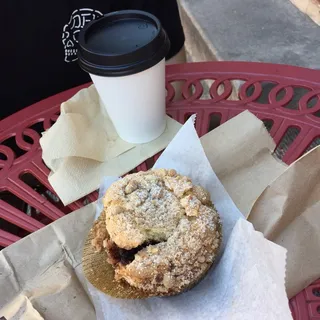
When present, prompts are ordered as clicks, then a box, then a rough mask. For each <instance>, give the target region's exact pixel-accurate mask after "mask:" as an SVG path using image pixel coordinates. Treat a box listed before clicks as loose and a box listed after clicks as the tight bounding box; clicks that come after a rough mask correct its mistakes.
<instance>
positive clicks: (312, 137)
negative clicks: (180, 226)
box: [0, 62, 320, 320]
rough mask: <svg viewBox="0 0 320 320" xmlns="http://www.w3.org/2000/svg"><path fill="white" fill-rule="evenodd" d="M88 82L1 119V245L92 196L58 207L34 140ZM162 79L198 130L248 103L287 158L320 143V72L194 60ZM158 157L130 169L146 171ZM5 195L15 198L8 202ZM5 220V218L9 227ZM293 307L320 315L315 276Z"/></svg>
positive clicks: (176, 108) (299, 315) (171, 105)
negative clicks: (193, 116) (176, 84)
mask: <svg viewBox="0 0 320 320" xmlns="http://www.w3.org/2000/svg"><path fill="white" fill-rule="evenodd" d="M176 81H179V82H182V83H183V87H182V92H181V97H180V98H181V99H179V100H176V99H175V95H177V94H178V93H176V92H175V89H174V86H173V83H174V82H176ZM209 83H210V84H209ZM88 85H89V84H86V85H83V86H79V87H77V88H73V89H71V90H67V91H65V92H62V93H60V94H58V95H56V96H53V97H50V98H48V99H45V100H43V101H41V102H39V103H36V104H34V105H32V106H30V107H28V108H25V109H24V110H21V111H20V112H18V113H16V114H14V115H12V116H10V117H8V118H6V119H4V120H2V121H1V122H0V219H1V220H0V221H1V222H3V223H1V229H0V246H2V247H5V246H8V245H10V244H12V243H14V242H15V241H17V240H19V239H20V238H21V237H23V236H25V235H26V234H28V233H30V232H33V231H36V230H38V229H40V228H42V227H43V226H45V225H46V224H48V223H50V222H51V221H54V220H56V219H58V218H60V217H62V216H64V215H65V214H67V213H69V212H71V211H73V210H76V209H78V208H80V207H82V206H83V205H84V204H86V203H88V202H92V201H94V200H96V199H97V192H94V193H92V194H90V195H88V196H87V197H86V198H85V199H81V200H79V201H77V202H75V203H73V204H71V205H69V206H67V207H63V205H62V204H61V202H60V201H59V199H58V197H57V196H56V195H55V194H54V190H53V189H52V187H51V186H50V184H49V182H48V179H47V177H48V175H49V170H48V168H47V167H46V166H45V165H44V163H43V161H42V159H41V149H40V145H39V137H40V133H41V131H44V130H47V129H48V128H50V126H51V125H52V124H53V123H54V122H55V121H56V119H57V117H58V115H59V109H60V104H61V103H62V102H63V101H65V100H67V99H69V98H70V97H72V96H73V95H74V94H75V93H76V92H77V91H78V90H79V89H81V88H83V87H86V86H88ZM166 86H167V113H168V115H170V116H171V117H172V118H174V119H176V120H178V121H179V122H181V123H184V122H185V121H186V120H187V119H188V117H189V116H190V115H191V114H193V113H197V121H196V129H197V131H198V134H199V135H200V136H202V135H203V134H205V133H207V132H208V131H209V130H211V129H212V128H213V127H214V126H216V125H217V124H221V123H224V122H225V121H227V120H228V119H230V118H232V117H234V116H236V115H237V114H239V113H241V112H242V111H244V110H250V111H251V112H252V113H254V114H255V115H256V116H257V117H258V118H260V119H261V120H263V121H264V122H265V124H266V126H267V127H268V129H269V131H270V134H271V136H272V137H273V138H274V140H275V142H276V143H277V146H278V147H277V150H276V153H277V154H278V155H279V156H280V157H281V158H282V160H283V161H285V162H286V163H288V164H290V163H291V162H293V161H294V160H296V159H297V158H298V157H299V156H301V155H302V154H303V153H304V152H305V151H308V150H310V149H311V148H312V147H315V146H316V145H318V144H320V71H316V70H310V69H305V68H299V67H292V66H285V65H276V64H264V63H250V62H245V63H244V62H206V63H193V64H185V65H173V66H168V67H167V79H166ZM217 119H218V120H217ZM212 120H214V121H212ZM217 121H218V123H217ZM213 122H215V124H213V125H212V123H213ZM292 129H293V130H295V133H294V134H290V132H291V131H292ZM158 156H159V154H158V155H156V156H155V157H153V159H149V160H147V161H146V162H144V163H142V164H141V165H139V166H138V167H137V168H136V169H135V170H133V171H138V170H147V169H148V168H149V167H151V166H152V165H153V163H154V161H155V159H156V158H157V157H158ZM8 198H15V199H18V200H17V201H16V202H15V203H12V202H10V201H7V199H8ZM19 201H21V203H20V202H19ZM18 202H19V205H16V204H17V203H18ZM2 225H9V228H7V229H9V230H11V231H8V230H5V229H3V228H2ZM14 227H16V228H17V229H14ZM12 230H14V231H12ZM290 308H291V310H292V314H293V317H294V319H296V320H298V319H299V320H306V319H310V320H311V319H312V320H316V319H320V281H318V282H315V283H314V284H312V285H311V286H309V287H308V288H307V289H305V290H303V291H302V292H301V293H300V294H298V295H297V296H296V297H295V298H293V299H291V300H290Z"/></svg>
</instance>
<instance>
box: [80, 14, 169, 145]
mask: <svg viewBox="0 0 320 320" xmlns="http://www.w3.org/2000/svg"><path fill="white" fill-rule="evenodd" d="M78 40H79V49H78V57H79V64H80V66H81V68H82V69H83V70H85V71H87V72H88V73H89V74H90V76H91V79H92V81H93V83H94V84H95V86H96V89H97V91H98V93H99V96H100V98H101V100H102V102H103V104H104V106H105V108H106V110H107V112H108V114H109V116H110V118H111V120H112V122H113V124H114V126H115V128H116V130H117V132H118V134H119V136H120V137H121V138H122V139H123V140H125V141H128V142H131V143H146V142H149V141H152V140H154V139H156V138H158V137H159V136H160V135H161V134H162V133H163V132H164V130H165V127H166V113H165V95H166V93H165V56H166V54H167V53H168V51H169V47H170V42H169V39H168V37H167V34H166V33H165V31H164V29H163V28H162V26H161V24H160V22H159V20H158V19H157V18H156V17H154V16H153V15H151V14H149V13H146V12H143V11H136V10H126V11H117V12H114V13H111V14H107V15H105V16H103V17H102V18H100V19H98V20H94V21H93V22H91V23H89V24H88V25H86V26H85V27H84V28H83V29H82V30H81V32H80V34H79V38H78Z"/></svg>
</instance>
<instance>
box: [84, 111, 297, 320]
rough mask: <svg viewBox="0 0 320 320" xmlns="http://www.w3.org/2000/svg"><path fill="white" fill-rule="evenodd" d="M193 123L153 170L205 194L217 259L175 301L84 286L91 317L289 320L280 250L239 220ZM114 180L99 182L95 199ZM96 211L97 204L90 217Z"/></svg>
mask: <svg viewBox="0 0 320 320" xmlns="http://www.w3.org/2000/svg"><path fill="white" fill-rule="evenodd" d="M194 120H195V117H194V116H193V117H191V118H190V119H189V120H188V121H187V123H186V124H185V125H184V126H183V127H182V128H181V129H180V131H179V132H178V134H177V135H176V136H175V138H174V139H173V140H172V142H171V143H170V144H169V146H168V147H167V149H166V150H165V151H164V152H163V154H162V155H161V157H160V158H159V159H158V161H157V162H156V164H155V166H154V167H155V168H170V169H175V170H177V171H178V172H179V173H180V174H183V175H187V176H189V177H190V178H191V179H192V180H193V182H194V183H195V184H200V185H202V186H203V187H205V188H206V189H207V190H208V191H209V192H210V194H211V199H212V201H213V202H214V204H215V206H216V208H217V210H218V212H219V213H220V215H221V218H222V222H223V246H222V251H221V257H220V260H219V262H218V264H217V265H216V267H215V268H213V269H212V270H211V271H210V272H209V274H208V275H207V276H206V277H205V278H204V280H202V281H201V282H200V283H199V284H198V285H197V286H196V287H195V288H193V289H192V290H190V291H188V292H186V293H183V294H181V295H178V296H176V297H168V298H150V299H145V300H121V299H115V298H112V297H109V296H107V295H105V294H104V293H102V292H100V291H98V290H96V289H95V288H94V287H93V286H91V285H90V284H88V287H89V291H90V294H91V296H92V300H93V303H94V305H95V309H96V313H97V319H99V320H100V319H101V320H102V319H121V320H122V319H123V320H125V319H130V320H131V319H133V320H134V319H137V320H138V319H139V320H141V319H153V320H157V319H159V320H160V319H168V320H171V319H172V320H182V319H183V320H188V319H190V320H191V319H192V320H198V319H199V320H200V319H215V320H217V319H219V320H220V319H221V320H233V319H235V320H238V319H239V320H240V319H241V320H250V319H253V320H264V319H266V320H273V319H275V320H278V319H281V320H287V319H292V317H291V313H290V309H289V305H288V299H287V296H286V292H285V283H284V280H285V260H286V250H285V249H284V248H282V247H280V246H278V245H276V244H274V243H272V242H270V241H268V240H266V239H264V237H263V235H262V234H261V233H259V232H257V231H255V230H254V229H253V226H252V224H251V223H249V222H247V221H246V220H245V219H244V218H243V216H242V214H241V212H240V211H239V210H238V208H237V207H236V206H235V204H234V203H233V201H232V199H231V198H230V196H229V195H228V193H227V192H226V190H225V189H224V187H223V185H222V184H221V182H220V181H219V179H218V178H217V176H216V175H215V173H214V172H213V170H212V168H211V166H210V164H209V162H208V160H207V158H206V156H205V153H204V151H203V148H202V146H201V143H200V140H199V138H198V136H197V133H196V131H195V129H194ZM117 179H118V178H116V177H106V178H105V179H104V181H103V183H102V184H101V187H100V198H101V197H102V196H103V194H104V192H105V190H106V189H107V188H108V187H109V185H110V184H111V183H112V182H114V181H115V180H117ZM101 207H102V206H101V202H100V201H99V204H98V206H97V215H96V217H98V216H99V214H100V212H101Z"/></svg>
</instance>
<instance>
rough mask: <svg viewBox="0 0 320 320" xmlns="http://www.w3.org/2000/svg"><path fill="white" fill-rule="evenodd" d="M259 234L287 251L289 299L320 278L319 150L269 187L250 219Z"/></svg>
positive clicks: (296, 164) (315, 150) (254, 208)
mask: <svg viewBox="0 0 320 320" xmlns="http://www.w3.org/2000/svg"><path fill="white" fill-rule="evenodd" d="M249 221H250V222H252V223H253V225H254V227H255V229H256V230H258V231H261V232H262V233H263V234H264V235H265V237H266V238H268V239H269V240H272V241H274V242H275V243H277V244H279V245H281V246H283V247H285V248H286V249H287V250H288V253H287V274H286V287H287V293H288V296H289V297H292V296H294V295H295V294H297V293H298V292H299V291H301V290H302V289H303V288H305V287H306V286H308V285H309V284H311V283H312V282H313V281H315V280H317V279H318V278H319V277H320V257H319V254H320V146H319V147H317V148H315V149H313V150H311V151H310V152H309V153H307V154H306V155H304V156H303V157H302V158H300V159H299V160H297V161H296V162H294V163H293V164H292V165H291V166H290V167H289V168H288V169H287V170H286V171H285V172H284V173H283V174H282V175H281V176H280V177H278V178H277V179H276V180H275V181H273V182H272V183H271V184H270V186H268V187H267V188H266V189H265V190H264V192H263V193H262V194H261V196H260V197H259V198H258V200H257V201H256V202H255V204H254V206H253V208H252V211H251V213H250V216H249Z"/></svg>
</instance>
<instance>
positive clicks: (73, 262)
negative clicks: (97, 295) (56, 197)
mask: <svg viewBox="0 0 320 320" xmlns="http://www.w3.org/2000/svg"><path fill="white" fill-rule="evenodd" d="M94 215H95V204H90V205H88V206H86V207H84V208H82V209H80V210H77V211H75V212H72V213H70V214H69V215H67V216H66V217H64V218H61V219H59V220H58V221H55V222H54V223H52V224H50V225H49V226H47V227H45V228H43V229H41V230H39V231H37V232H34V233H33V234H31V235H29V236H27V237H25V238H23V239H21V240H20V241H18V242H16V243H15V244H13V245H11V246H10V247H8V248H5V249H3V250H2V251H1V252H0V275H1V277H0V288H1V290H0V317H1V316H6V315H7V316H8V320H11V319H16V318H14V317H13V315H15V314H17V312H16V310H17V309H18V310H20V311H21V310H22V311H23V310H25V312H26V314H27V315H28V313H30V314H32V315H34V314H39V319H46V320H50V319H52V320H65V319H77V320H78V319H83V320H90V319H92V320H93V319H96V317H95V310H94V307H93V305H92V303H91V300H90V298H89V296H88V295H87V293H86V291H85V289H86V282H85V280H84V278H83V276H82V269H81V257H82V248H83V244H84V240H85V235H86V234H87V233H88V232H89V229H90V227H91V225H92V223H93V220H94ZM17 299H18V300H17ZM9 315H11V316H12V318H10V317H9ZM18 319H19V318H18ZM26 319H27V318H26ZM30 319H37V318H30Z"/></svg>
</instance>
